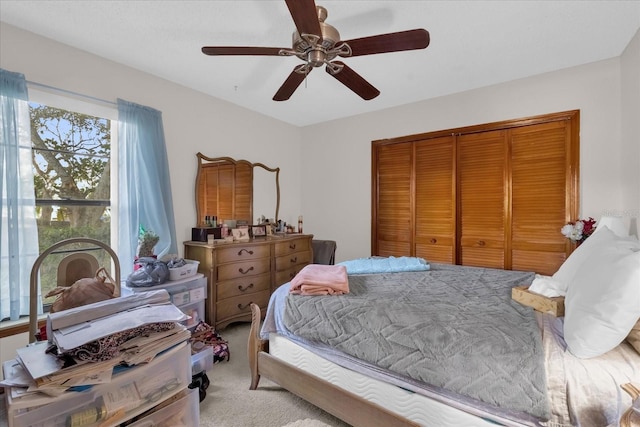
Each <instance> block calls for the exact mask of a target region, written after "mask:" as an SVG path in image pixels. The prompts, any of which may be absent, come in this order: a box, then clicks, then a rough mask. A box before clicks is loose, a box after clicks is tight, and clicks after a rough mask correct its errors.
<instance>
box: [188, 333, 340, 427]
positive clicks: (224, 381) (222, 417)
mask: <svg viewBox="0 0 640 427" xmlns="http://www.w3.org/2000/svg"><path fill="white" fill-rule="evenodd" d="M220 334H221V335H222V337H223V338H224V339H225V340H227V341H229V349H230V350H231V360H230V361H229V362H221V363H217V364H215V365H214V366H213V368H212V369H211V370H210V371H208V372H207V375H208V377H209V380H210V381H211V385H210V386H209V389H208V390H207V397H206V399H205V400H204V401H203V402H202V403H200V426H202V427H214V426H215V427H254V426H255V427H258V426H259V427H280V426H285V425H286V426H287V427H327V426H329V427H347V426H348V424H345V423H344V422H342V421H340V420H338V419H337V418H335V417H333V416H332V415H330V414H328V413H326V412H324V411H322V410H321V409H318V408H316V407H315V406H313V405H310V404H309V403H307V402H305V401H304V400H302V399H300V398H299V397H297V396H295V395H293V394H291V393H289V392H288V391H286V390H284V389H282V388H281V387H279V386H278V385H276V384H275V383H273V382H270V381H268V380H265V379H261V380H260V383H259V384H258V389H257V390H249V384H250V383H251V373H250V371H249V362H248V359H247V351H246V349H247V338H248V336H249V324H248V323H236V324H233V325H231V326H229V327H228V328H226V329H223V330H222V331H220ZM292 423H293V424H292Z"/></svg>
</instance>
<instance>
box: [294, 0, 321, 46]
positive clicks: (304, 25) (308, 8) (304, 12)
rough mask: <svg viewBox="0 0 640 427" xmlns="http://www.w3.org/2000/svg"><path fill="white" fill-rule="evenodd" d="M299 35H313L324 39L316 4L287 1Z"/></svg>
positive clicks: (306, 0) (311, 1)
mask: <svg viewBox="0 0 640 427" xmlns="http://www.w3.org/2000/svg"><path fill="white" fill-rule="evenodd" d="M286 2H287V7H288V8H289V12H290V13H291V17H292V18H293V22H294V23H295V24H296V28H297V29H298V33H299V34H300V35H303V34H313V35H316V36H318V37H320V38H322V30H321V29H320V21H319V20H318V12H316V3H315V1H313V0H286Z"/></svg>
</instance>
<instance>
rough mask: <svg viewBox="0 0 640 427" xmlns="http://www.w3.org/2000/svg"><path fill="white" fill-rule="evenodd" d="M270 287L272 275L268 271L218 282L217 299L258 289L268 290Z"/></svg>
mask: <svg viewBox="0 0 640 427" xmlns="http://www.w3.org/2000/svg"><path fill="white" fill-rule="evenodd" d="M270 287H271V275H270V274H268V273H265V274H260V275H258V276H247V277H238V278H237V279H233V280H226V281H224V282H218V283H217V284H216V295H217V301H220V300H223V299H226V298H231V297H236V296H240V295H245V294H250V293H253V292H258V291H268V290H269V289H270Z"/></svg>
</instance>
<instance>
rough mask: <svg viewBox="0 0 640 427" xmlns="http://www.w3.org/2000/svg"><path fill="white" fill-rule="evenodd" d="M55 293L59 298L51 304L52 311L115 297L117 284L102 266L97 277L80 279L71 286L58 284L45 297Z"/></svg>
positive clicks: (97, 272)
mask: <svg viewBox="0 0 640 427" xmlns="http://www.w3.org/2000/svg"><path fill="white" fill-rule="evenodd" d="M107 279H108V280H107ZM55 295H57V298H56V300H55V301H54V302H53V304H52V305H51V309H50V312H51V313H55V312H58V311H62V310H68V309H70V308H75V307H80V306H83V305H87V304H91V303H94V302H99V301H104V300H107V299H111V298H115V285H114V284H113V279H112V278H111V277H110V276H109V273H107V270H105V268H104V267H102V268H100V269H98V271H96V275H95V277H88V278H83V279H79V280H77V281H76V282H75V283H74V284H73V285H71V286H57V287H56V288H55V289H53V290H51V291H50V292H49V293H47V294H46V295H45V298H49V297H52V296H55Z"/></svg>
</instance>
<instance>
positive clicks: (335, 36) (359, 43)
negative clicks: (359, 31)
mask: <svg viewBox="0 0 640 427" xmlns="http://www.w3.org/2000/svg"><path fill="white" fill-rule="evenodd" d="M285 3H286V4H287V8H288V9H289V13H290V14H291V17H292V18H293V22H294V24H295V31H294V32H293V34H292V43H291V48H283V47H252V46H204V47H203V48H202V53H204V54H206V55H213V56H216V55H265V56H295V57H297V58H299V59H300V60H301V61H303V63H302V64H299V65H297V66H295V67H294V69H293V70H292V71H291V73H290V74H289V76H288V77H287V79H286V80H285V81H284V83H283V84H282V86H280V88H279V89H278V91H277V92H276V94H275V95H274V97H273V100H274V101H285V100H287V99H289V98H290V97H291V95H292V94H293V92H295V90H296V89H297V88H298V86H299V85H300V84H301V83H302V82H303V81H305V80H306V78H307V75H308V74H309V73H310V72H311V71H313V69H314V68H317V67H320V66H322V65H326V67H325V71H326V72H327V73H328V74H330V75H331V76H333V77H334V78H335V79H336V80H338V81H339V82H340V83H342V84H343V85H345V86H346V87H347V88H349V89H350V90H351V91H353V92H354V93H355V94H357V95H358V96H360V97H361V98H362V99H364V100H370V99H373V98H375V97H377V96H378V95H379V94H380V91H379V90H378V89H376V88H375V87H373V86H372V85H371V83H369V82H368V81H367V80H365V79H364V78H363V77H362V76H360V75H359V74H358V73H357V72H355V71H354V70H353V69H351V68H350V67H349V66H347V65H346V64H345V63H343V62H341V61H335V59H336V57H338V56H340V57H355V56H364V55H375V54H380V53H389V52H400V51H406V50H416V49H424V48H426V47H427V46H429V32H428V31H427V30H425V29H423V28H418V29H415V30H407V31H398V32H395V33H386V34H377V35H373V36H367V37H360V38H355V39H349V40H344V41H343V40H340V33H339V32H338V30H336V29H335V28H334V27H333V26H331V25H329V24H327V23H326V22H324V21H325V19H326V18H327V16H328V13H327V9H325V8H324V7H322V6H317V5H316V4H315V1H314V0H285Z"/></svg>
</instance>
